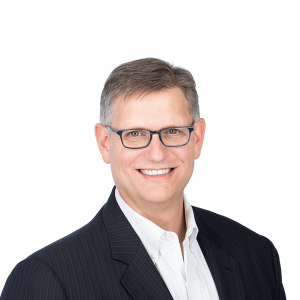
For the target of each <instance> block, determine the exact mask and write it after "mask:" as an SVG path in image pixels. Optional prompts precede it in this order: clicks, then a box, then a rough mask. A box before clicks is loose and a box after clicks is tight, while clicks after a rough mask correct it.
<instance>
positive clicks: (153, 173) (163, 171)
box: [138, 168, 174, 176]
mask: <svg viewBox="0 0 300 300" xmlns="http://www.w3.org/2000/svg"><path fill="white" fill-rule="evenodd" d="M173 170H174V168H167V169H160V170H146V169H138V171H139V172H140V173H142V174H144V175H148V176H157V175H166V174H168V173H170V172H171V171H173Z"/></svg>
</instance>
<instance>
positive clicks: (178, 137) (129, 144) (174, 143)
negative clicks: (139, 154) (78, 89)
mask: <svg viewBox="0 0 300 300" xmlns="http://www.w3.org/2000/svg"><path fill="white" fill-rule="evenodd" d="M194 124H195V121H194V122H193V124H192V126H179V127H167V128H163V129H161V130H158V131H151V130H148V129H139V128H135V129H125V130H118V131H117V130H114V129H112V128H111V127H109V126H107V128H108V129H109V130H110V131H111V132H114V133H115V134H117V135H118V136H120V138H121V142H122V144H123V146H124V147H125V148H128V149H141V148H146V147H147V146H149V144H150V142H151V140H152V135H153V134H158V136H159V139H160V141H161V143H162V144H163V145H164V146H166V147H181V146H184V145H186V144H187V143H188V142H189V140H190V136H191V133H192V131H193V130H194Z"/></svg>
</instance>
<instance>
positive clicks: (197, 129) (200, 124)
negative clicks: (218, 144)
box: [194, 118, 206, 159]
mask: <svg viewBox="0 0 300 300" xmlns="http://www.w3.org/2000/svg"><path fill="white" fill-rule="evenodd" d="M205 128H206V124H205V121H204V119H202V118H201V119H199V120H198V121H197V122H195V124H194V133H195V159H198V158H199V156H200V153H201V148H202V144H203V139H204V133H205Z"/></svg>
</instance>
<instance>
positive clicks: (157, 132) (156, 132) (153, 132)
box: [149, 130, 164, 145]
mask: <svg viewBox="0 0 300 300" xmlns="http://www.w3.org/2000/svg"><path fill="white" fill-rule="evenodd" d="M149 132H150V141H149V144H150V143H151V141H152V136H153V134H158V137H159V140H160V142H161V143H162V144H163V145H164V143H163V141H162V139H161V135H160V133H161V130H158V131H151V130H149Z"/></svg>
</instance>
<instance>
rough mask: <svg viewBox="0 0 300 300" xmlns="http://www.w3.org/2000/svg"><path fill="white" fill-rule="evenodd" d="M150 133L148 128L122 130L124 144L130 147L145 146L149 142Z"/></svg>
mask: <svg viewBox="0 0 300 300" xmlns="http://www.w3.org/2000/svg"><path fill="white" fill-rule="evenodd" d="M149 139H150V133H149V131H147V130H142V129H135V130H125V131H123V132H122V140H123V144H124V146H126V147H129V148H140V147H145V146H147V144H148V143H149Z"/></svg>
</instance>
